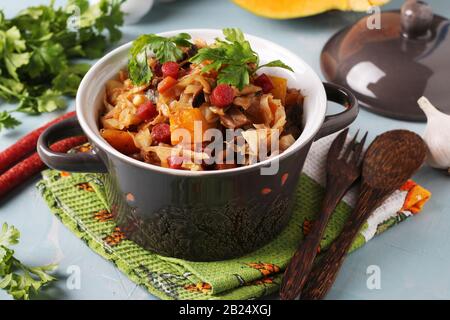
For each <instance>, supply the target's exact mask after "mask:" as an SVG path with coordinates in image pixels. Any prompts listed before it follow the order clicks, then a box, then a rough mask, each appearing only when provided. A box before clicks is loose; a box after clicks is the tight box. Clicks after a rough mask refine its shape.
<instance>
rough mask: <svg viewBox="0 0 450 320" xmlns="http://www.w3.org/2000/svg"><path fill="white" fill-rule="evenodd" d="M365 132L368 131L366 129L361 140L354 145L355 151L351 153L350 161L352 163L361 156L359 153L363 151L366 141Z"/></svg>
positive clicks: (357, 160) (356, 161)
mask: <svg viewBox="0 0 450 320" xmlns="http://www.w3.org/2000/svg"><path fill="white" fill-rule="evenodd" d="M367 134H368V132H367V131H366V133H365V134H364V137H363V138H362V139H361V141H360V142H359V143H358V144H357V145H356V147H355V152H354V153H353V158H352V159H351V161H352V162H353V163H358V162H359V160H360V158H361V153H362V151H363V148H364V144H365V143H366V139H367Z"/></svg>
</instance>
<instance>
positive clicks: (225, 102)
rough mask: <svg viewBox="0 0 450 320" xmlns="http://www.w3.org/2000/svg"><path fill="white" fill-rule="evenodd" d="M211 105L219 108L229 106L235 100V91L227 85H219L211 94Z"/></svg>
mask: <svg viewBox="0 0 450 320" xmlns="http://www.w3.org/2000/svg"><path fill="white" fill-rule="evenodd" d="M210 99H211V103H212V104H213V105H214V106H216V107H219V108H225V107H227V106H229V105H230V104H231V103H232V102H233V99H234V90H233V88H231V87H230V86H229V85H227V84H224V83H222V84H219V85H218V86H217V87H215V88H214V90H213V91H212V93H211V97H210Z"/></svg>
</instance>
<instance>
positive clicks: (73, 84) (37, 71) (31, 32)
mask: <svg viewBox="0 0 450 320" xmlns="http://www.w3.org/2000/svg"><path fill="white" fill-rule="evenodd" d="M123 1H124V0H100V1H99V2H98V3H97V4H95V5H92V6H90V5H89V1H88V0H69V1H68V3H67V6H66V7H65V8H55V7H54V4H53V0H52V1H51V2H50V5H48V6H36V7H29V8H27V9H25V10H23V11H21V12H19V14H18V15H17V16H15V17H14V18H12V19H6V18H5V16H4V14H3V12H2V11H0V99H3V100H5V101H7V102H16V101H18V102H19V105H18V107H17V109H15V110H10V111H2V112H0V130H1V129H2V128H13V127H15V126H17V125H19V124H20V122H19V121H18V120H16V119H15V118H14V117H13V116H12V114H11V113H12V112H24V113H28V114H40V113H43V112H51V111H55V110H57V109H62V108H65V107H66V100H65V99H64V98H63V96H64V95H66V96H74V95H75V94H76V91H77V89H78V86H79V84H80V81H81V79H82V77H83V76H84V74H85V73H86V72H87V70H88V69H89V67H90V66H89V64H86V63H79V62H75V61H74V60H75V59H79V58H87V59H94V58H99V57H101V56H102V54H103V53H104V52H105V50H106V48H107V46H108V44H109V43H113V42H116V41H118V40H119V39H120V38H121V32H120V30H119V29H118V27H119V26H121V25H122V24H123V13H122V12H121V10H120V6H121V4H122V3H123ZM105 31H108V34H109V36H106V35H105Z"/></svg>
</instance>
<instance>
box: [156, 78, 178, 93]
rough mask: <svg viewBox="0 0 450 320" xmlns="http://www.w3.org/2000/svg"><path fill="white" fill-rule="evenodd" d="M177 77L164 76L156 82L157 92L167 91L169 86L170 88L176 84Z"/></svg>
mask: <svg viewBox="0 0 450 320" xmlns="http://www.w3.org/2000/svg"><path fill="white" fill-rule="evenodd" d="M176 83H177V79H174V78H172V77H170V76H169V77H165V78H164V79H163V80H162V81H161V82H160V83H159V84H158V92H159V93H164V92H166V91H168V90H169V89H170V88H172V87H173V86H174V85H176Z"/></svg>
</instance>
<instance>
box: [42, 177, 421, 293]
mask: <svg viewBox="0 0 450 320" xmlns="http://www.w3.org/2000/svg"><path fill="white" fill-rule="evenodd" d="M409 183H410V188H409V189H408V190H406V189H405V190H402V191H399V192H398V194H397V195H396V196H397V198H398V197H399V196H400V197H401V198H404V200H405V201H404V202H405V204H406V203H407V202H408V207H406V206H405V205H404V206H402V207H399V208H396V210H393V212H390V213H387V214H386V211H385V210H382V209H381V210H378V211H377V212H379V213H375V214H378V215H379V216H381V215H383V218H382V219H379V218H378V219H372V222H370V221H369V222H368V224H367V225H366V229H367V230H369V229H372V228H373V226H370V223H372V224H373V221H377V222H376V225H375V227H376V231H374V232H372V234H371V235H368V234H370V233H367V232H366V233H365V230H362V231H361V232H360V234H359V235H358V237H357V238H356V240H355V242H354V244H353V247H352V250H354V249H356V248H359V247H361V246H362V245H363V244H364V243H365V242H367V240H369V239H370V238H371V237H372V236H373V235H374V234H378V233H380V232H382V231H385V230H386V229H388V228H389V227H391V226H393V225H395V224H396V223H397V222H400V221H403V220H404V219H405V218H407V217H409V216H411V215H412V213H411V211H413V210H409V209H408V208H409V207H411V208H414V213H417V212H418V211H419V210H418V209H417V206H415V204H416V203H417V201H412V200H411V199H412V197H411V193H412V192H413V191H412V190H415V191H414V196H416V194H417V193H418V189H417V188H415V187H416V186H417V185H415V184H413V183H412V182H409ZM38 188H39V190H40V191H41V193H42V195H43V197H44V199H45V201H46V202H47V204H48V205H49V207H50V209H51V211H52V212H53V213H54V214H55V215H57V216H58V217H59V218H60V219H61V221H62V223H63V224H64V225H65V226H66V227H67V228H69V229H70V230H71V231H72V232H73V233H74V234H75V235H76V236H77V237H79V238H80V239H82V240H83V241H85V242H86V244H87V245H88V246H89V247H90V248H91V249H92V250H94V251H95V252H97V253H98V254H100V255H101V256H103V257H104V258H105V259H108V260H110V261H111V262H112V263H114V264H115V265H116V266H117V268H119V269H120V270H121V271H122V272H123V273H124V274H126V275H127V276H128V277H129V278H130V279H131V280H132V281H134V282H135V283H137V284H139V285H141V286H144V287H145V288H146V289H147V290H148V291H149V292H150V293H152V294H153V295H155V296H157V297H159V298H162V299H254V298H258V297H261V296H264V295H267V294H270V293H272V292H275V291H277V290H278V288H279V285H280V280H281V274H282V271H283V269H284V268H285V267H286V264H287V262H288V261H289V258H290V257H291V256H292V254H293V252H294V251H295V249H296V248H297V246H298V244H299V243H300V241H301V240H302V239H303V237H304V235H305V234H307V232H308V230H309V228H310V227H311V224H312V222H313V220H314V217H315V214H316V212H318V210H319V207H320V204H321V199H322V197H323V188H322V187H321V186H320V184H319V183H317V182H315V181H314V180H313V179H311V178H309V177H308V176H307V175H305V174H303V175H302V176H301V179H300V183H299V186H298V189H297V192H296V195H295V197H296V206H295V208H294V213H293V216H292V219H291V221H290V223H289V225H288V227H287V228H286V229H285V230H284V231H283V232H282V233H281V234H280V235H279V236H278V237H277V238H276V239H275V240H273V242H271V243H270V244H268V245H266V246H265V247H263V248H261V249H259V250H257V251H255V252H253V253H251V254H249V255H247V256H244V257H241V258H238V259H233V260H227V261H218V262H205V263H202V262H190V261H184V260H179V259H174V258H167V257H162V256H159V255H157V254H154V253H152V252H150V251H147V250H145V249H143V248H141V247H140V246H138V245H137V244H135V243H134V242H132V241H130V240H127V239H126V238H125V236H124V234H123V233H122V232H121V231H120V229H119V228H117V227H116V226H115V224H114V222H113V220H112V215H111V213H110V212H109V210H108V205H107V203H106V201H105V197H104V193H103V187H102V185H101V182H100V180H99V179H98V176H97V175H96V174H83V173H81V174H80V173H72V174H71V173H67V172H58V171H54V170H47V171H45V172H44V173H43V180H42V181H40V182H39V184H38ZM421 190H424V189H420V191H421ZM424 191H426V190H424ZM419 194H421V192H419ZM419 198H420V200H421V201H422V202H421V204H420V208H421V206H422V205H423V203H424V201H423V197H417V200H419ZM387 207H390V206H387ZM391 207H392V206H391ZM350 211H351V208H350V206H349V205H347V204H346V203H345V202H341V203H340V204H339V206H338V208H337V209H336V212H335V213H334V215H333V217H332V218H331V221H330V223H329V226H328V228H327V230H326V233H325V237H324V239H323V240H322V242H321V250H322V251H323V250H326V248H327V246H328V245H329V244H330V243H331V242H332V241H333V239H334V238H335V237H336V236H337V235H338V233H339V231H340V230H341V228H342V226H343V224H344V222H345V220H346V218H347V216H348V214H349V213H350ZM372 218H373V217H372ZM375 218H377V217H376V216H375ZM367 230H366V231H367Z"/></svg>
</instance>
